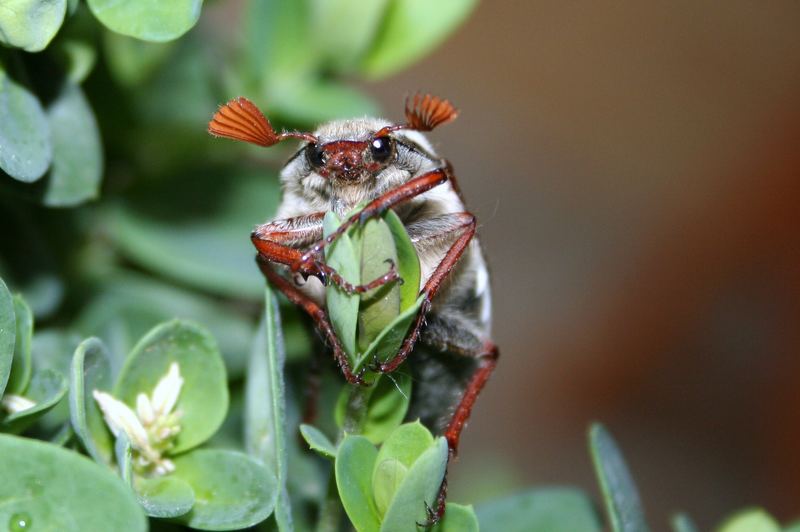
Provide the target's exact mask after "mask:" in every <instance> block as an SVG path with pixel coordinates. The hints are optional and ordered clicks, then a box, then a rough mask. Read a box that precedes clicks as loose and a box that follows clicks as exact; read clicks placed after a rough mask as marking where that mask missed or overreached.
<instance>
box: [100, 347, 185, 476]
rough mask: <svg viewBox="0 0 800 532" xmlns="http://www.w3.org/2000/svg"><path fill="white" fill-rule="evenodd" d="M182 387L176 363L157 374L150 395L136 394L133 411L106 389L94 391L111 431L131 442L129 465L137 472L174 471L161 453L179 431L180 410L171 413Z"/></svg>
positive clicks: (163, 472) (156, 473)
mask: <svg viewBox="0 0 800 532" xmlns="http://www.w3.org/2000/svg"><path fill="white" fill-rule="evenodd" d="M182 387H183V378H182V377H181V373H180V368H179V367H178V364H177V363H176V362H173V363H172V364H170V366H169V370H168V371H167V374H166V375H164V376H163V377H161V379H160V380H159V381H158V383H157V384H156V386H155V388H154V389H153V393H152V395H151V397H148V396H147V394H146V393H140V394H138V395H137V396H136V412H134V411H133V410H132V409H131V408H130V407H129V406H128V405H126V404H125V403H123V402H122V401H120V400H118V399H116V398H114V397H113V396H111V395H110V394H108V393H106V392H101V391H100V390H94V392H93V395H94V398H95V401H97V404H98V405H99V406H100V410H102V412H103V417H104V418H105V420H106V424H107V425H108V427H109V429H111V432H112V433H113V434H114V436H119V435H120V434H121V433H122V432H124V433H125V434H126V435H127V436H128V439H129V440H130V442H131V449H132V451H133V455H134V456H133V464H134V467H135V468H136V469H137V470H138V471H139V472H140V473H152V474H154V475H164V474H167V473H171V472H172V471H174V470H175V465H174V464H173V463H172V461H170V460H169V459H167V458H164V457H163V456H162V455H163V453H164V452H165V451H168V450H169V449H170V448H172V446H173V444H174V442H173V440H174V438H175V436H176V435H177V434H178V433H179V432H180V430H181V427H180V425H179V424H178V420H179V419H180V416H181V412H180V411H176V412H173V409H174V408H175V405H176V404H177V402H178V397H179V396H180V393H181V388H182Z"/></svg>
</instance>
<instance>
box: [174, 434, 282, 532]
mask: <svg viewBox="0 0 800 532" xmlns="http://www.w3.org/2000/svg"><path fill="white" fill-rule="evenodd" d="M174 461H175V472H174V473H172V475H174V476H175V477H177V478H179V479H181V480H183V481H184V482H186V483H187V484H189V485H190V486H191V487H192V489H193V490H194V495H195V505H194V507H193V508H192V510H191V511H190V512H189V513H188V514H185V515H183V516H181V517H180V518H179V520H180V521H182V522H184V523H186V524H187V525H189V526H190V527H192V528H200V529H203V530H236V529H239V528H247V527H250V526H253V525H255V524H257V523H260V522H261V521H263V520H264V519H266V518H267V517H269V515H270V514H271V513H272V510H273V508H274V507H275V500H276V498H277V495H278V484H277V480H276V479H275V475H274V474H273V473H272V471H270V470H269V469H267V468H266V467H265V466H264V465H262V464H261V463H259V462H256V461H255V460H253V459H252V458H249V457H248V456H247V455H245V454H242V453H238V452H234V451H222V450H213V449H200V450H196V451H193V452H191V453H186V454H184V455H181V456H179V457H177V458H176V459H175V460H174Z"/></svg>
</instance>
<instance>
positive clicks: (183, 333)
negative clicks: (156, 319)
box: [114, 320, 228, 454]
mask: <svg viewBox="0 0 800 532" xmlns="http://www.w3.org/2000/svg"><path fill="white" fill-rule="evenodd" d="M173 362H176V363H177V364H178V366H179V368H180V374H181V377H183V380H184V383H183V388H182V389H181V393H180V396H179V397H178V402H177V404H176V406H175V410H176V411H178V410H180V411H181V412H182V413H183V414H182V415H181V420H180V425H181V432H180V433H179V434H178V436H177V437H176V439H175V447H174V448H173V449H172V453H176V454H177V453H180V452H183V451H186V450H187V449H191V448H192V447H196V446H198V445H200V444H201V443H203V442H204V441H206V440H207V439H208V438H210V437H211V435H212V434H214V432H216V431H217V429H218V428H219V426H220V425H221V424H222V421H223V420H224V419H225V413H226V412H227V410H228V384H227V381H226V378H225V365H224V363H223V362H222V357H221V356H220V354H219V349H218V348H217V344H216V342H215V341H214V338H213V337H212V336H211V335H210V334H209V333H208V332H207V331H206V330H205V329H203V328H201V327H199V326H197V325H194V324H192V323H189V322H185V321H180V320H173V321H170V322H167V323H164V324H161V325H159V326H157V327H155V328H154V329H153V330H151V331H150V332H149V333H148V334H147V335H145V337H144V338H142V339H141V340H140V341H139V343H138V344H137V345H136V347H134V348H133V351H132V352H131V353H130V355H128V358H127V360H126V361H125V365H124V366H123V368H122V371H121V372H120V374H119V377H118V380H117V385H116V387H115V393H114V395H115V396H116V397H117V398H119V399H120V400H121V401H123V402H124V403H126V404H127V405H128V406H131V407H134V406H135V405H136V396H137V395H138V394H140V393H143V392H144V393H147V394H148V395H149V394H151V393H152V392H153V389H154V388H155V386H156V384H157V383H158V381H159V380H160V379H161V378H162V377H163V376H164V375H166V374H167V371H168V369H169V366H170V364H172V363H173Z"/></svg>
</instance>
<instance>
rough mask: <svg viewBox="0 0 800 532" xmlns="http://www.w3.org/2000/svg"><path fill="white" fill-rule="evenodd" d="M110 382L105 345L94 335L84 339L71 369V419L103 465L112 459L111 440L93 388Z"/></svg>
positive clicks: (105, 386)
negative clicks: (93, 394)
mask: <svg viewBox="0 0 800 532" xmlns="http://www.w3.org/2000/svg"><path fill="white" fill-rule="evenodd" d="M112 386H113V385H112V381H111V359H110V357H109V355H108V350H107V349H106V347H105V345H103V343H102V342H101V341H100V340H99V339H97V338H89V339H87V340H84V341H83V342H81V344H80V345H79V346H78V348H77V349H76V350H75V355H74V356H73V358H72V367H71V369H70V388H69V412H70V420H71V422H72V428H73V429H74V430H75V434H76V435H77V436H78V439H80V441H81V443H82V444H83V447H84V449H86V451H87V452H88V453H89V456H91V457H92V458H94V460H95V461H96V462H97V463H100V464H106V465H110V464H111V462H112V456H113V448H114V442H113V438H112V437H111V433H110V432H109V431H108V429H107V428H106V424H105V421H104V420H103V413H102V412H101V411H100V408H99V407H98V406H97V402H95V400H94V397H93V396H92V392H93V391H94V390H101V391H105V392H110V390H111V388H112Z"/></svg>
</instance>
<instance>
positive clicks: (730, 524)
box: [719, 508, 781, 532]
mask: <svg viewBox="0 0 800 532" xmlns="http://www.w3.org/2000/svg"><path fill="white" fill-rule="evenodd" d="M780 530H781V527H780V525H779V524H778V522H777V521H775V519H773V518H772V516H771V515H769V514H768V513H767V512H765V511H764V510H762V509H761V508H752V509H749V510H742V511H740V512H737V513H736V514H735V515H734V516H732V517H730V518H728V519H726V520H725V522H724V523H723V524H722V526H720V527H719V532H780Z"/></svg>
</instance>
